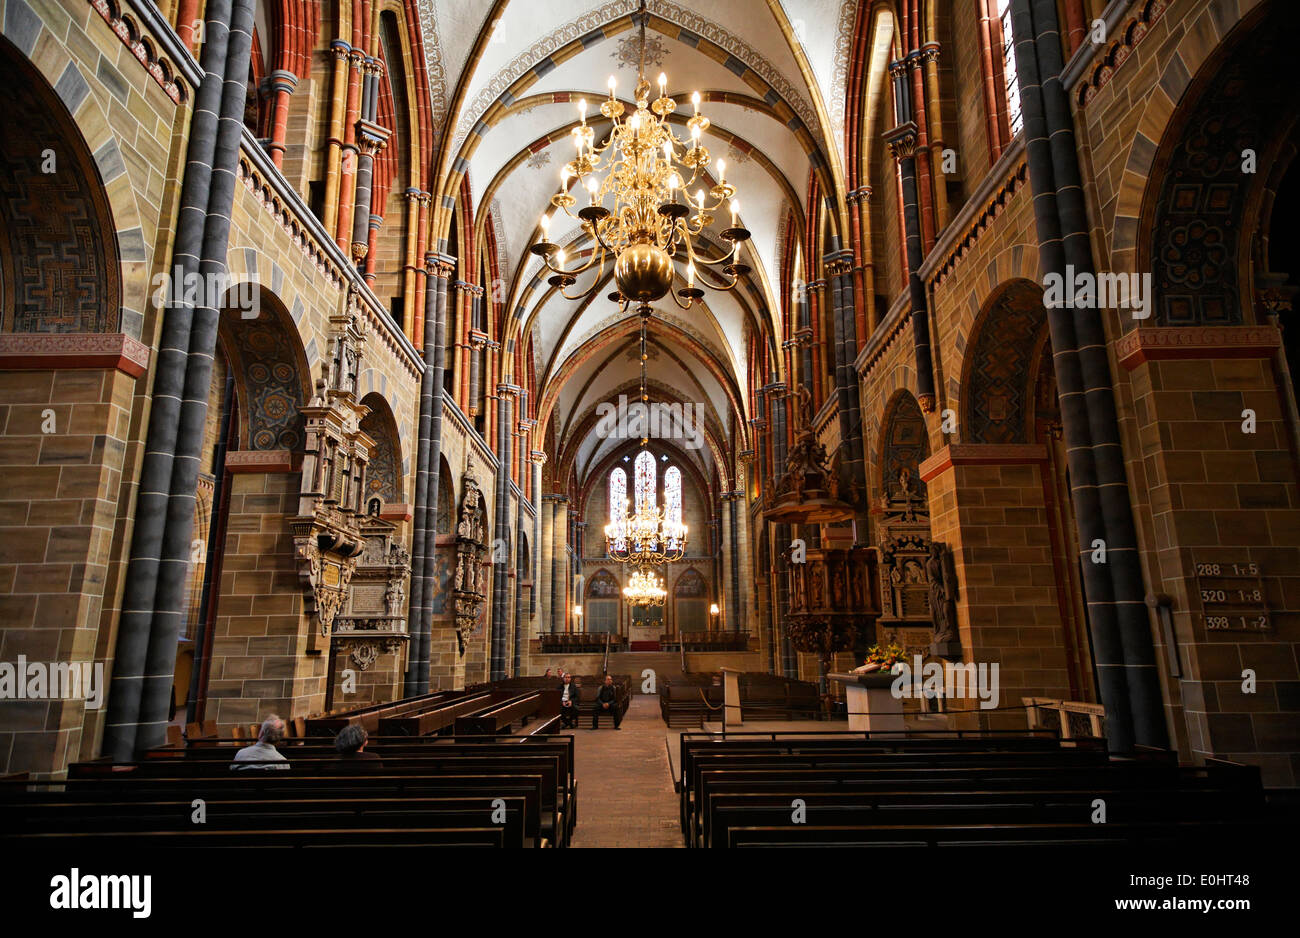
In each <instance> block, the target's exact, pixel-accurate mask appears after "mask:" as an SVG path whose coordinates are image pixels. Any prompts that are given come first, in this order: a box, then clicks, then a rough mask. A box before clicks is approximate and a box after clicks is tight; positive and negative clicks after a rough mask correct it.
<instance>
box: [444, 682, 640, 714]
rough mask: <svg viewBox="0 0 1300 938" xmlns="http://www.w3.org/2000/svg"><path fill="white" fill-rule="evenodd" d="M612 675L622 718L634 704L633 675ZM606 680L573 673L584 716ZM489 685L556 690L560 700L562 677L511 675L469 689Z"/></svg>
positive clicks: (471, 686) (531, 689)
mask: <svg viewBox="0 0 1300 938" xmlns="http://www.w3.org/2000/svg"><path fill="white" fill-rule="evenodd" d="M610 676H611V677H612V678H613V679H614V693H615V695H616V697H615V701H614V704H615V706H616V707H618V717H619V719H620V720H621V719H622V718H623V717H624V716H626V714H627V708H628V707H629V706H631V704H632V677H631V675H628V674H612V675H610ZM604 682H605V677H604V675H594V674H575V675H573V683H574V684H576V685H577V687H578V689H579V690H580V691H581V693H582V703H581V710H582V715H583V716H590V715H591V708H592V705H593V704H594V703H595V700H596V692H597V691H599V690H600V686H601V685H602V684H603V683H604ZM487 687H492V688H497V689H508V690H516V691H540V690H547V691H550V690H554V691H556V693H557V697H556V700H558V699H559V696H558V694H559V693H560V691H559V690H558V688H559V687H560V679H559V678H558V677H541V676H530V677H509V678H505V679H504V680H500V681H493V682H492V683H491V684H471V685H470V686H469V687H468V688H467V690H470V691H475V690H480V689H483V688H487Z"/></svg>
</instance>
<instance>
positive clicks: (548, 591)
mask: <svg viewBox="0 0 1300 938" xmlns="http://www.w3.org/2000/svg"><path fill="white" fill-rule="evenodd" d="M543 459H545V457H543ZM538 467H539V468H538V472H539V473H540V471H541V469H540V463H539V464H538ZM537 513H538V514H539V515H541V521H542V550H541V560H540V562H539V563H538V565H537V573H536V574H535V575H534V577H533V581H534V582H535V583H536V584H537V586H538V588H539V590H540V592H541V602H540V603H539V604H538V610H537V612H538V616H537V634H538V635H541V634H542V633H543V632H553V631H555V626H554V624H553V618H552V616H551V606H552V605H553V597H552V593H553V592H554V590H555V496H554V495H543V496H542V500H541V503H540V504H539V505H538V507H537Z"/></svg>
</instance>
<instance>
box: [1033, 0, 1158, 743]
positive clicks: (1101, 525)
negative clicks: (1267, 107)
mask: <svg viewBox="0 0 1300 938" xmlns="http://www.w3.org/2000/svg"><path fill="white" fill-rule="evenodd" d="M1041 12H1042V11H1040V13H1041ZM1012 16H1013V27H1012V30H1013V33H1014V36H1015V42H1016V70H1017V78H1018V80H1019V84H1020V94H1021V113H1022V115H1023V117H1024V134H1025V154H1026V161H1027V162H1028V164H1029V178H1030V184H1031V187H1032V189H1033V191H1034V223H1035V229H1036V231H1037V234H1038V242H1039V268H1040V272H1042V273H1043V274H1044V275H1046V274H1047V273H1056V274H1058V275H1063V274H1064V272H1065V268H1066V264H1067V263H1068V262H1071V261H1074V262H1078V263H1081V264H1082V265H1083V267H1082V269H1083V270H1084V271H1091V270H1092V259H1091V253H1090V250H1088V248H1087V245H1086V240H1087V239H1086V235H1085V237H1084V239H1083V241H1082V242H1080V241H1079V240H1078V239H1077V238H1073V237H1072V239H1073V240H1074V244H1073V246H1072V248H1071V250H1070V251H1069V252H1068V253H1067V250H1066V247H1065V243H1064V240H1063V238H1064V237H1065V236H1066V235H1067V234H1069V235H1071V236H1074V235H1075V233H1076V232H1075V231H1074V230H1073V228H1072V225H1071V223H1072V222H1074V223H1081V222H1082V219H1077V218H1075V217H1074V213H1073V212H1071V213H1069V216H1068V217H1067V216H1064V215H1063V214H1062V213H1061V212H1060V210H1059V206H1058V201H1057V200H1058V192H1057V188H1058V185H1061V186H1062V189H1064V184H1065V183H1069V184H1070V185H1078V179H1077V166H1076V167H1075V176H1074V178H1073V179H1071V178H1070V177H1069V176H1067V178H1066V179H1058V178H1057V172H1058V171H1060V170H1063V169H1064V170H1065V171H1066V172H1067V173H1068V172H1069V170H1068V168H1066V167H1064V166H1063V165H1062V157H1061V155H1060V154H1055V153H1054V151H1055V148H1056V147H1057V146H1058V143H1057V142H1055V141H1056V140H1057V137H1058V132H1060V131H1063V128H1061V127H1056V126H1053V125H1052V123H1049V119H1048V113H1047V110H1046V101H1045V93H1044V92H1045V89H1044V87H1043V83H1042V78H1043V74H1042V72H1041V71H1040V64H1039V55H1040V52H1039V51H1038V49H1037V48H1036V47H1037V43H1036V41H1035V35H1036V33H1035V28H1034V19H1035V17H1034V15H1033V14H1032V13H1031V11H1030V3H1029V0H1014V2H1013V5H1012ZM1052 19H1053V20H1054V15H1053V17H1052ZM1051 38H1052V41H1056V40H1057V37H1056V36H1055V34H1054V33H1052V34H1051ZM1049 61H1050V59H1049ZM1052 77H1053V78H1056V79H1059V75H1053V76H1052ZM1058 121H1059V116H1058ZM1072 139H1073V138H1072V134H1071V135H1068V136H1067V137H1066V139H1065V142H1066V145H1069V146H1073V143H1072ZM1070 204H1071V205H1076V204H1077V203H1075V202H1073V201H1072V202H1071V203H1070ZM1063 220H1065V221H1066V224H1065V225H1063ZM1089 318H1091V319H1092V320H1093V322H1092V323H1089V322H1087V321H1086V320H1088V319H1089ZM1099 318H1100V317H1099V316H1098V313H1097V311H1096V310H1084V311H1081V312H1080V315H1078V316H1072V315H1071V311H1070V310H1069V309H1066V308H1063V307H1053V308H1049V309H1048V310H1047V323H1048V329H1049V332H1050V335H1051V341H1052V350H1053V357H1054V362H1055V368H1056V380H1057V387H1058V389H1059V397H1060V403H1061V424H1062V432H1063V434H1064V437H1065V444H1066V453H1067V459H1068V460H1069V467H1070V484H1071V493H1070V494H1071V500H1072V502H1073V505H1074V516H1075V523H1076V525H1077V529H1078V530H1077V534H1078V547H1079V552H1080V553H1079V556H1080V564H1079V566H1080V569H1081V570H1082V576H1083V582H1084V593H1085V595H1086V596H1087V603H1088V624H1089V631H1090V633H1091V635H1092V651H1093V661H1094V667H1095V673H1096V676H1097V683H1098V686H1099V688H1100V690H1101V702H1102V704H1103V705H1104V706H1105V707H1106V715H1107V721H1106V724H1107V736H1108V739H1109V741H1110V746H1111V748H1112V750H1114V751H1119V752H1123V751H1127V750H1131V749H1132V748H1133V745H1134V744H1135V743H1143V744H1147V745H1155V746H1164V745H1165V744H1166V743H1167V739H1168V737H1167V733H1166V731H1165V724H1164V714H1163V709H1162V706H1161V704H1160V695H1159V688H1158V686H1157V685H1156V682H1157V675H1156V673H1155V667H1154V652H1153V649H1152V647H1151V633H1150V625H1149V623H1148V621H1147V616H1146V610H1145V609H1144V608H1140V607H1141V604H1142V599H1143V586H1142V576H1141V570H1140V568H1139V566H1138V564H1137V558H1136V553H1135V550H1134V548H1135V543H1134V539H1133V538H1132V537H1131V536H1130V535H1131V531H1132V513H1131V508H1130V506H1129V505H1128V488H1127V484H1126V482H1124V481H1123V479H1124V469H1123V462H1122V453H1121V451H1120V448H1119V444H1118V430H1117V427H1115V425H1114V419H1115V418H1114V398H1113V396H1112V394H1111V391H1110V376H1109V366H1108V365H1107V364H1106V362H1105V355H1106V351H1105V350H1106V345H1105V342H1104V339H1103V340H1102V344H1101V345H1100V346H1098V347H1097V349H1096V352H1097V354H1096V355H1093V354H1089V356H1088V360H1087V362H1086V363H1085V361H1084V353H1083V352H1082V351H1081V349H1082V348H1083V347H1084V345H1085V344H1086V343H1085V342H1084V341H1083V338H1084V337H1083V334H1081V333H1080V332H1079V329H1080V327H1081V326H1082V328H1083V329H1084V330H1085V332H1086V333H1087V334H1088V335H1089V336H1090V341H1097V335H1098V333H1099V331H1100V323H1099V322H1096V320H1098V319H1099ZM1094 397H1095V398H1096V400H1095V402H1094V400H1093V399H1094ZM1108 423H1109V424H1110V427H1109V428H1108V427H1107V424H1108ZM1112 428H1113V429H1112ZM1098 431H1100V432H1101V433H1102V434H1103V438H1102V440H1101V441H1099V440H1098V439H1096V438H1095V437H1094V433H1096V432H1098ZM1099 442H1104V443H1106V444H1107V445H1106V446H1105V447H1103V448H1100V449H1099V448H1098V447H1097V444H1098V443H1099ZM1108 450H1113V457H1114V462H1115V463H1116V464H1117V466H1116V465H1114V464H1112V465H1110V466H1109V472H1108V476H1109V477H1108V478H1106V481H1107V482H1108V483H1109V485H1107V486H1106V487H1105V488H1111V487H1112V486H1114V489H1115V490H1113V491H1109V492H1105V494H1103V492H1104V489H1103V487H1102V486H1101V485H1100V484H1099V483H1101V482H1102V480H1103V474H1102V471H1101V469H1100V467H1099V465H1098V462H1097V460H1098V458H1101V457H1102V455H1103V454H1105V456H1104V458H1105V459H1106V460H1108V461H1109V460H1110V459H1111V455H1112V454H1111V453H1108V452H1107V451H1108ZM1116 475H1118V480H1116V478H1115V476H1116ZM1111 526H1114V527H1115V528H1116V531H1115V532H1114V534H1112V532H1111V530H1110V527H1111ZM1112 537H1113V538H1114V539H1115V547H1117V548H1119V550H1118V553H1117V554H1111V550H1110V548H1111V539H1112ZM1098 540H1100V541H1101V542H1103V543H1105V544H1106V545H1107V553H1108V562H1107V563H1106V564H1097V563H1093V562H1091V556H1090V554H1091V550H1092V544H1093V543H1095V542H1096V541H1098ZM1111 558H1113V559H1111ZM1117 594H1118V595H1117ZM1134 594H1136V596H1137V605H1136V607H1135V606H1134V603H1133V595H1134ZM1121 610H1122V612H1123V615H1122V619H1121ZM1152 698H1154V699H1152Z"/></svg>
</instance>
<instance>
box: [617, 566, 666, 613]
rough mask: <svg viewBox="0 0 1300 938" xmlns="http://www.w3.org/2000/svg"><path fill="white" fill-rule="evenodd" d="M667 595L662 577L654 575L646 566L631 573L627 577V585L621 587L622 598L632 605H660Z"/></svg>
mask: <svg viewBox="0 0 1300 938" xmlns="http://www.w3.org/2000/svg"><path fill="white" fill-rule="evenodd" d="M667 595H668V591H667V590H666V589H664V581H663V577H657V576H655V575H654V573H652V572H651V571H650V570H649V569H648V568H646V567H642V568H641V569H640V570H638V571H637V572H636V573H634V574H632V576H631V577H629V578H628V581H627V586H625V587H623V598H624V599H626V600H627V602H628V604H629V605H632V606H641V607H652V606H662V605H663V604H664V599H665V597H667Z"/></svg>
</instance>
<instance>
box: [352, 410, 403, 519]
mask: <svg viewBox="0 0 1300 938" xmlns="http://www.w3.org/2000/svg"><path fill="white" fill-rule="evenodd" d="M376 398H377V395H374V394H367V395H366V396H365V398H363V399H362V401H361V402H362V403H363V404H365V405H366V406H367V407H369V408H370V413H368V414H366V416H365V417H364V418H362V420H361V431H362V432H363V433H365V434H366V435H367V436H369V437H370V438H371V439H372V440H374V441H375V449H374V451H373V452H372V453H371V455H370V464H369V465H368V466H367V467H366V498H367V499H371V498H381V499H383V501H384V503H385V504H389V503H392V502H400V501H401V500H402V499H401V498H400V497H399V496H398V482H397V454H396V445H395V440H394V435H395V433H396V430H395V428H394V427H393V423H392V420H391V419H390V418H389V416H388V409H387V407H385V406H384V405H383V403H382V402H381V401H380V400H377V399H376Z"/></svg>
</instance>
